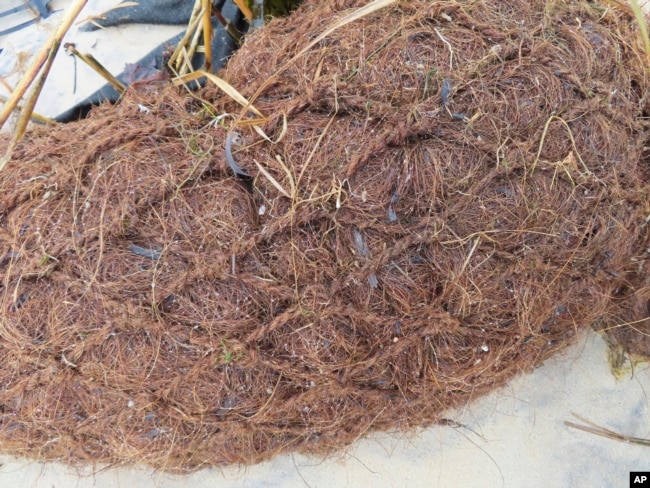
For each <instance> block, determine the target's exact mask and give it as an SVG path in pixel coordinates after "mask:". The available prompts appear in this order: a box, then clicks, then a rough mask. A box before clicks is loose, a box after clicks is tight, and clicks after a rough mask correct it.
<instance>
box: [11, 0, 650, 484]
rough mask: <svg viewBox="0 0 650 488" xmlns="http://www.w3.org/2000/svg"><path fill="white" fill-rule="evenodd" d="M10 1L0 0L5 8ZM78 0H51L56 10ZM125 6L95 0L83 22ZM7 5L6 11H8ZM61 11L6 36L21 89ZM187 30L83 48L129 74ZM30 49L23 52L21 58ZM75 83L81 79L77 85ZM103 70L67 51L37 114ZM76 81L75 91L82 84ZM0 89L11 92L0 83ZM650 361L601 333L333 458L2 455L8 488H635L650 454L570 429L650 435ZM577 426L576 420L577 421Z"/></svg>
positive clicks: (145, 30) (136, 34)
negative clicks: (152, 466)
mask: <svg viewBox="0 0 650 488" xmlns="http://www.w3.org/2000/svg"><path fill="white" fill-rule="evenodd" d="M2 2H3V0H0V3H2ZM69 3H70V0H53V1H52V2H51V6H53V7H54V8H55V9H62V8H65V6H66V5H67V4H69ZM115 3H116V0H95V1H91V2H89V4H90V5H89V7H88V8H87V10H86V11H84V12H83V14H82V16H86V15H89V14H91V13H94V12H99V11H101V10H103V9H104V8H106V7H107V6H110V5H114V4H115ZM0 10H2V9H1V8H0ZM59 19H60V14H58V15H52V16H51V17H50V18H49V19H48V20H47V21H46V22H42V23H41V24H40V25H38V26H33V27H32V28H30V29H24V30H22V31H20V32H18V33H17V34H16V35H13V36H11V38H10V39H9V38H7V37H5V38H0V47H3V48H4V52H3V53H2V54H0V76H2V77H3V78H5V79H6V80H7V81H8V82H9V83H11V84H12V85H13V84H15V83H16V82H17V81H18V79H19V76H20V73H21V71H23V70H24V69H25V67H26V66H27V63H28V60H27V59H26V57H27V56H26V55H25V54H24V53H28V52H29V51H30V50H31V51H35V50H37V49H38V47H39V46H40V45H41V43H42V42H44V40H45V39H46V38H47V36H48V32H49V31H50V30H51V29H52V28H53V27H54V26H56V25H57V22H58V20H59ZM180 30H181V28H180V27H169V26H167V27H163V26H124V27H120V28H113V29H110V30H106V31H103V32H101V31H100V32H96V33H82V32H77V28H73V30H72V31H71V32H70V33H69V35H68V37H67V38H66V39H65V41H64V42H75V43H76V44H77V48H78V49H79V50H80V51H82V52H90V53H92V54H93V55H94V56H95V57H96V58H97V59H99V60H100V61H101V62H102V63H103V64H104V65H105V66H106V67H107V68H108V69H109V70H110V71H112V72H114V73H119V72H120V71H122V70H123V68H124V63H125V62H134V61H136V60H137V59H139V58H140V57H141V56H142V55H144V54H146V53H147V52H148V51H149V50H150V49H152V48H153V47H154V46H155V45H157V44H158V43H160V42H162V41H164V40H165V39H168V38H170V37H172V36H173V35H175V34H176V33H177V32H179V31H180ZM21 53H22V54H21ZM75 78H76V83H75V81H74V80H75ZM101 84H103V81H102V80H100V79H99V78H98V77H97V75H95V74H94V73H93V72H91V71H90V70H89V68H86V67H85V66H82V65H81V64H78V65H77V67H76V70H75V67H74V62H73V60H72V59H71V58H70V57H69V56H66V55H65V54H64V53H60V54H59V56H58V58H57V61H56V63H55V66H54V69H53V72H52V75H51V77H50V79H48V82H47V84H46V86H45V89H44V92H43V95H42V97H41V100H40V101H39V105H38V106H37V111H39V112H41V113H42V114H43V115H48V116H55V115H57V114H58V113H60V112H62V111H64V110H65V109H67V108H68V107H70V106H72V105H73V104H74V103H76V102H77V101H79V100H82V99H83V98H84V97H85V96H86V95H88V94H89V93H92V92H93V91H94V90H95V89H97V88H98V87H99V86H100V85H101ZM75 85H76V89H75ZM0 94H2V95H7V94H8V93H7V90H6V89H4V88H3V87H1V86H0ZM649 394H650V366H648V365H647V364H644V365H639V366H638V367H637V369H635V370H634V371H633V372H630V373H629V374H628V375H626V376H625V377H624V378H622V379H620V380H617V379H616V378H614V376H613V375H612V374H611V372H610V370H609V366H608V362H607V351H606V346H605V344H604V342H603V341H602V339H600V338H599V337H598V336H596V335H594V334H590V335H587V336H586V337H585V338H583V339H582V340H581V341H580V343H579V344H578V345H577V346H575V347H573V348H571V349H569V350H567V351H566V352H565V353H564V354H561V355H559V356H557V357H556V358H554V359H552V360H549V361H548V362H547V363H546V364H545V365H544V366H543V367H540V368H539V369H537V370H536V371H535V372H534V373H532V374H530V375H526V376H522V377H520V378H518V379H516V380H514V381H513V382H512V383H511V384H510V385H509V386H508V387H507V388H506V389H503V390H500V391H498V392H495V393H493V394H491V395H490V396H487V397H484V398H482V399H479V400H477V401H476V402H474V403H472V404H471V405H470V406H468V407H467V408H465V409H463V410H461V411H456V412H451V413H449V415H448V418H449V419H451V420H453V421H455V422H458V424H460V425H462V426H456V427H450V426H434V427H431V428H428V429H423V430H420V431H418V432H411V433H408V434H406V435H405V434H373V435H370V436H368V437H366V438H363V439H361V440H359V441H358V442H357V443H356V444H355V445H354V446H352V447H351V448H350V449H348V450H347V451H346V452H342V453H340V455H337V456H333V457H331V458H328V459H312V458H307V457H303V456H298V455H294V456H280V457H278V458H276V459H274V460H273V461H271V462H268V463H263V464H260V465H256V466H251V467H229V468H225V469H221V470H218V469H207V470H203V471H200V472H197V473H195V474H192V475H189V476H169V475H166V474H164V473H160V472H152V471H151V470H148V469H146V468H119V469H107V470H104V471H100V472H97V473H95V474H92V473H91V472H89V471H86V472H81V473H80V472H78V471H75V470H72V469H70V468H68V467H66V466H62V465H60V464H56V463H35V462H31V461H26V460H23V459H15V458H11V457H7V456H0V463H2V464H1V466H0V488H5V487H7V488H10V487H21V488H32V487H34V488H36V487H38V488H41V487H42V488H59V487H79V488H84V487H95V488H104V487H111V488H112V487H122V486H123V487H160V488H172V487H197V488H203V487H215V486H219V487H275V486H277V487H303V486H310V487H332V486H336V487H347V486H349V487H357V486H373V487H374V486H376V487H401V486H414V487H420V486H429V487H447V486H456V487H520V486H527V487H626V486H628V473H629V471H631V470H637V471H647V470H650V448H649V447H644V446H638V445H632V444H626V443H620V442H616V441H612V440H608V439H605V438H602V437H598V436H595V435H593V434H589V433H586V432H582V431H578V430H575V429H572V428H569V427H567V426H566V425H564V421H565V420H572V412H574V413H577V414H579V415H581V416H583V417H585V418H587V419H589V420H591V421H593V422H595V423H597V424H599V425H601V426H604V427H607V428H610V429H612V430H615V431H618V432H621V433H624V434H628V435H631V436H636V437H642V438H650V422H649V420H650V399H649ZM574 420H575V419H574Z"/></svg>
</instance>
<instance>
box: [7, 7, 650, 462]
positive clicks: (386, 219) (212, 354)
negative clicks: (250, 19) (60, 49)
mask: <svg viewBox="0 0 650 488" xmlns="http://www.w3.org/2000/svg"><path fill="white" fill-rule="evenodd" d="M360 5H362V2H355V1H332V2H321V1H317V0H308V1H306V2H305V3H304V4H303V5H302V6H301V7H300V8H299V9H298V10H297V11H296V12H295V13H294V14H293V15H292V16H291V17H289V18H286V19H276V20H274V21H272V22H271V23H270V25H268V26H267V27H266V28H264V29H262V30H260V31H258V32H257V33H255V34H253V35H251V36H249V39H248V40H247V42H246V44H245V45H244V46H243V48H242V49H241V50H240V51H239V52H238V53H237V54H236V55H235V56H234V57H233V59H232V60H231V62H230V63H229V65H228V67H227V68H226V69H225V71H223V72H222V73H221V75H222V76H223V77H224V78H225V79H226V80H227V81H228V82H230V83H231V84H232V85H233V86H235V87H236V88H237V89H238V90H240V91H241V92H242V93H243V94H244V95H245V96H247V97H251V96H252V94H253V93H254V92H255V90H256V89H257V88H258V87H259V86H261V85H262V83H264V82H265V81H266V80H267V79H269V78H270V77H271V76H272V75H273V74H274V73H275V72H276V70H277V69H278V67H280V66H283V65H285V63H286V62H287V61H288V60H289V59H291V57H292V56H293V55H295V54H296V53H297V52H299V51H300V49H301V48H302V47H303V46H306V45H307V44H308V43H309V42H310V40H311V39H313V38H314V37H315V35H317V34H318V33H320V32H323V31H324V29H325V28H326V27H327V26H328V25H330V23H332V22H335V21H336V20H337V19H339V18H341V17H342V16H343V15H345V14H346V13H349V12H351V11H352V9H354V8H356V7H359V6H360ZM640 45H641V44H640V41H639V38H638V32H637V29H636V27H635V25H634V22H633V19H631V18H630V17H628V16H627V14H626V13H624V12H621V11H617V10H616V9H613V8H611V6H609V5H606V4H601V3H599V2H581V1H580V2H567V1H550V2H548V1H537V0H533V1H531V0H517V1H513V2H501V1H485V0H471V1H467V2H461V3H457V2H447V1H426V2H425V1H417V0H415V1H411V0H409V1H402V2H399V3H398V4H397V5H395V6H393V7H390V8H386V9H384V10H381V11H379V12H377V13H374V14H371V15H368V16H366V17H364V18H362V19H360V20H357V21H355V22H353V23H351V24H349V25H347V26H344V27H341V28H340V29H338V30H336V31H334V32H333V33H332V34H330V35H329V36H327V37H326V38H325V39H324V40H322V41H321V42H320V43H318V44H317V45H316V46H314V47H313V48H312V49H311V50H309V51H308V52H307V53H306V54H304V55H302V56H300V57H299V58H298V59H296V60H295V61H294V62H293V63H291V64H290V65H289V66H288V67H286V69H285V70H284V71H283V72H281V73H279V74H278V75H277V76H276V77H275V78H274V79H273V80H272V82H271V83H270V84H269V85H268V86H267V87H266V88H265V89H264V90H263V92H262V93H261V95H260V96H259V97H258V98H257V99H256V100H255V101H254V103H255V107H256V108H257V109H258V110H260V112H261V113H262V114H264V115H265V116H266V117H267V120H266V122H264V124H263V125H262V129H263V130H264V131H265V132H266V134H268V135H269V137H270V138H271V139H273V140H275V139H277V138H279V137H280V136H281V135H282V136H283V137H282V139H281V141H280V142H275V143H271V142H269V141H267V140H265V139H263V138H262V137H261V136H260V135H259V134H258V133H257V132H255V131H253V130H252V129H251V128H250V126H246V125H242V124H240V125H238V126H237V127H233V128H232V130H236V131H238V132H239V133H240V134H241V136H242V139H243V145H242V146H239V147H238V148H237V149H238V150H236V151H235V152H234V156H233V157H234V158H235V159H236V160H237V163H238V164H239V165H240V166H242V168H243V169H244V170H245V171H246V172H247V173H248V174H250V175H252V178H251V179H250V180H243V179H239V178H237V177H235V176H234V175H233V174H232V171H231V170H230V168H229V166H228V164H227V162H226V159H225V150H224V147H225V140H226V130H225V129H224V128H223V127H221V126H220V125H219V124H210V122H211V121H212V119H213V117H214V115H219V114H231V115H232V117H223V118H221V119H220V120H221V122H222V123H223V124H225V125H228V124H230V123H231V121H232V120H233V119H235V118H237V117H238V116H239V115H240V111H241V107H239V106H238V105H237V104H236V103H235V102H233V101H232V100H231V99H230V98H228V97H227V96H225V95H223V94H221V93H220V92H219V91H218V90H216V89H215V88H207V89H204V90H203V91H201V92H199V93H198V96H200V97H202V98H203V100H204V102H199V101H197V99H196V98H194V97H193V96H191V95H190V94H188V93H187V92H185V91H183V90H182V89H179V88H171V87H168V86H161V85H156V86H154V85H151V86H149V87H141V88H140V89H139V90H130V91H129V92H128V93H127V95H126V97H125V98H124V100H122V101H121V103H119V104H118V105H116V106H114V107H112V106H103V107H100V108H98V109H96V110H94V111H93V112H92V113H91V115H90V117H89V118H88V119H87V120H83V121H81V122H78V123H71V124H68V125H65V126H60V127H58V128H56V129H53V130H47V131H37V132H34V133H32V134H31V136H30V137H29V138H28V140H26V141H25V142H23V143H22V144H21V145H20V146H19V147H18V148H17V150H16V152H15V153H14V154H15V155H14V159H13V161H12V162H11V163H9V165H8V166H7V167H6V168H5V170H4V171H3V172H2V173H0V253H2V255H1V256H0V276H1V281H0V295H1V298H0V300H1V304H0V305H1V308H0V355H1V357H2V358H3V367H2V369H1V370H0V448H1V449H2V450H3V451H5V452H12V453H17V454H21V455H27V456H32V457H37V458H39V459H58V460H62V461H65V462H70V463H80V462H101V463H112V464H121V463H131V462H140V463H145V464H148V465H151V466H155V467H157V468H161V469H166V470H170V471H186V470H192V469H197V468H200V467H202V466H208V465H221V464H228V463H253V462H258V461H260V460H263V459H267V458H269V457H271V456H273V455H275V454H277V453H279V452H286V451H300V452H306V453H313V454H322V453H327V452H331V451H332V450H335V449H339V448H341V447H343V446H346V445H349V444H350V443H351V442H353V441H355V440H356V439H358V438H359V437H360V436H363V435H364V434H365V433H367V432H369V431H373V430H389V429H407V428H411V427H414V426H422V425H428V424H431V423H432V422H435V421H436V420H438V419H440V418H441V416H442V415H443V414H444V412H446V411H448V410H449V409H451V408H454V407H458V406H461V405H465V404H467V402H469V401H471V400H472V399H474V398H476V397H478V396H480V395H483V394H485V393H487V392H489V391H492V390H493V389H495V388H496V387H499V386H501V385H503V384H504V383H505V382H506V381H507V380H508V379H510V378H512V377H513V376H514V375H516V374H518V373H520V372H522V371H528V370H530V369H531V368H533V367H534V366H536V365H538V364H539V363H540V362H541V361H543V360H544V359H545V358H547V357H548V356H549V355H551V354H552V353H553V352H554V351H557V350H559V349H561V348H563V347H565V346H566V345H567V344H569V343H571V342H572V341H574V340H575V338H576V335H577V334H578V332H579V330H580V329H584V328H587V327H589V326H590V325H592V324H595V323H598V324H599V325H600V326H601V328H608V329H610V330H612V331H615V330H616V331H622V330H629V329H626V328H625V327H636V328H637V329H638V330H642V329H640V328H639V324H641V325H643V324H644V323H645V324H647V322H648V298H649V293H648V290H649V289H650V288H649V287H650V279H649V278H648V274H649V273H648V269H647V267H648V264H647V260H648V249H649V248H650V238H649V236H648V225H650V224H649V220H650V217H649V216H650V203H649V197H648V194H649V189H650V185H649V182H650V179H649V176H650V175H649V173H650V169H649V165H648V149H647V147H646V146H647V145H648V125H647V121H646V118H647V115H648V108H649V105H648V104H649V101H650V98H648V97H647V93H648V92H649V91H648V89H649V86H648V70H647V68H646V67H644V66H643V59H644V58H643V55H642V51H641V49H640V47H639V46H640ZM139 105H141V106H143V107H146V109H147V110H142V109H141V108H139ZM210 105H211V106H210ZM247 117H248V115H247V114H244V120H245V119H246V118H247ZM285 118H286V121H287V129H286V132H285V131H284V130H283V123H284V122H283V121H284V120H285ZM283 132H285V133H284V134H283ZM258 165H259V166H261V167H263V168H264V169H265V172H266V174H264V173H263V172H261V171H260V170H259V166H258ZM644 321H645V322H644ZM625 324H628V325H625ZM647 330H648V329H647V327H646V331H647Z"/></svg>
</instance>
